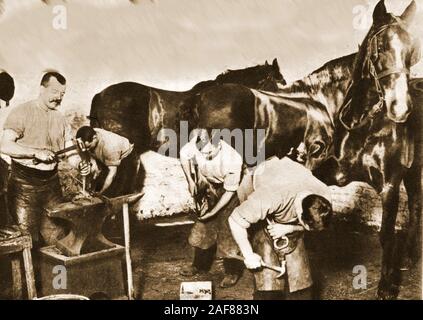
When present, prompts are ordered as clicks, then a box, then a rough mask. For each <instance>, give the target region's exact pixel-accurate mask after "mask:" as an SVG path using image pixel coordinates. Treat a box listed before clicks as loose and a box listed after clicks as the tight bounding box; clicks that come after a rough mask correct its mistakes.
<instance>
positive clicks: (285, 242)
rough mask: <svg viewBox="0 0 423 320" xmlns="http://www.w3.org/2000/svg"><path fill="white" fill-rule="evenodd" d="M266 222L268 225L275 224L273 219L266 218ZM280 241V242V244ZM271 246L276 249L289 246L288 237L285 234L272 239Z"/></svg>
mask: <svg viewBox="0 0 423 320" xmlns="http://www.w3.org/2000/svg"><path fill="white" fill-rule="evenodd" d="M266 220H267V223H268V224H270V225H273V224H276V223H275V221H273V220H271V219H269V218H266ZM280 242H282V244H280ZM273 246H274V247H275V248H276V249H278V250H284V249H286V248H288V247H289V238H288V237H287V236H283V237H280V238H278V239H274V240H273Z"/></svg>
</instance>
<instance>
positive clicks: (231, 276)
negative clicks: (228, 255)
mask: <svg viewBox="0 0 423 320" xmlns="http://www.w3.org/2000/svg"><path fill="white" fill-rule="evenodd" d="M223 268H224V272H225V276H224V277H223V279H222V281H221V282H220V284H219V286H220V287H221V288H229V287H232V286H234V285H235V284H236V283H237V282H238V280H239V278H241V275H242V270H243V269H244V263H243V262H241V261H239V260H237V259H223Z"/></svg>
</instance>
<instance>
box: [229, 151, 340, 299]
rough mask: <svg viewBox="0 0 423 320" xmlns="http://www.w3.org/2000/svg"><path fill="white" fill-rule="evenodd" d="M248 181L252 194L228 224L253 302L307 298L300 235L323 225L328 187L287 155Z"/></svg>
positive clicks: (327, 213) (306, 269) (306, 267)
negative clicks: (250, 277) (250, 278)
mask: <svg viewBox="0 0 423 320" xmlns="http://www.w3.org/2000/svg"><path fill="white" fill-rule="evenodd" d="M251 180H252V181H251V184H252V190H254V191H252V192H251V193H250V194H249V195H248V198H247V199H246V200H245V201H243V202H242V203H241V204H240V206H239V207H237V208H235V209H234V211H233V213H232V214H231V216H230V217H229V220H228V222H229V226H230V228H231V231H232V234H233V237H234V239H235V241H236V242H237V244H238V245H239V248H240V250H241V252H242V255H243V259H244V263H245V265H246V267H247V268H248V269H251V270H254V271H253V272H254V279H255V291H254V299H256V300H280V299H295V300H305V299H312V292H311V287H312V284H313V281H312V278H311V271H310V265H309V261H308V257H307V253H306V251H305V247H304V240H303V233H304V231H305V230H317V231H320V230H323V229H324V228H325V227H326V225H327V223H328V219H329V217H330V216H331V213H332V207H331V204H330V201H329V199H331V196H330V190H329V188H328V187H327V186H326V185H325V184H323V183H322V182H321V181H319V180H318V179H317V178H315V177H314V176H313V175H312V173H311V172H310V171H309V170H308V169H306V168H305V167H303V166H302V165H300V164H299V163H296V162H294V161H292V160H291V159H289V158H287V157H285V158H282V159H278V158H276V157H274V158H272V159H270V160H268V161H266V162H264V163H262V164H260V165H259V166H258V167H257V168H256V170H255V172H254V174H253V175H252V179H251ZM249 229H250V230H249ZM248 231H250V237H251V243H250V240H249V234H248Z"/></svg>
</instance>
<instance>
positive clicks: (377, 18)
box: [373, 0, 388, 25]
mask: <svg viewBox="0 0 423 320" xmlns="http://www.w3.org/2000/svg"><path fill="white" fill-rule="evenodd" d="M387 16H388V11H387V10H386V6H385V0H380V1H379V2H378V4H377V5H376V7H375V9H374V11H373V23H374V24H376V25H380V24H383V22H384V21H385V20H386V17H387Z"/></svg>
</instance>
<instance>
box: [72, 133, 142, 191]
mask: <svg viewBox="0 0 423 320" xmlns="http://www.w3.org/2000/svg"><path fill="white" fill-rule="evenodd" d="M76 138H77V139H81V140H82V142H83V143H84V144H85V147H86V148H87V150H89V153H90V156H91V157H92V158H93V159H94V160H95V161H96V162H92V161H90V163H84V164H81V166H80V171H81V173H82V174H85V175H86V174H89V173H93V175H94V179H95V180H96V182H97V183H98V185H97V186H96V191H97V192H98V193H100V194H104V195H106V196H109V197H116V196H120V195H124V194H129V193H133V192H135V189H136V186H135V185H130V184H126V183H123V181H125V176H126V175H128V174H129V175H137V174H138V171H139V168H140V161H141V160H140V159H139V157H137V156H136V154H135V152H133V150H134V145H133V144H132V143H130V142H129V140H128V139H127V138H125V137H122V136H120V135H118V134H116V133H114V132H111V131H107V130H104V129H100V128H93V127H90V126H84V127H81V128H79V129H78V131H77V133H76ZM97 162H99V165H100V167H103V169H104V170H101V171H99V170H98V167H97V166H94V167H92V168H90V166H91V165H92V164H95V165H96V164H97ZM97 177H98V179H96V178H97ZM131 180H133V179H131Z"/></svg>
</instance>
